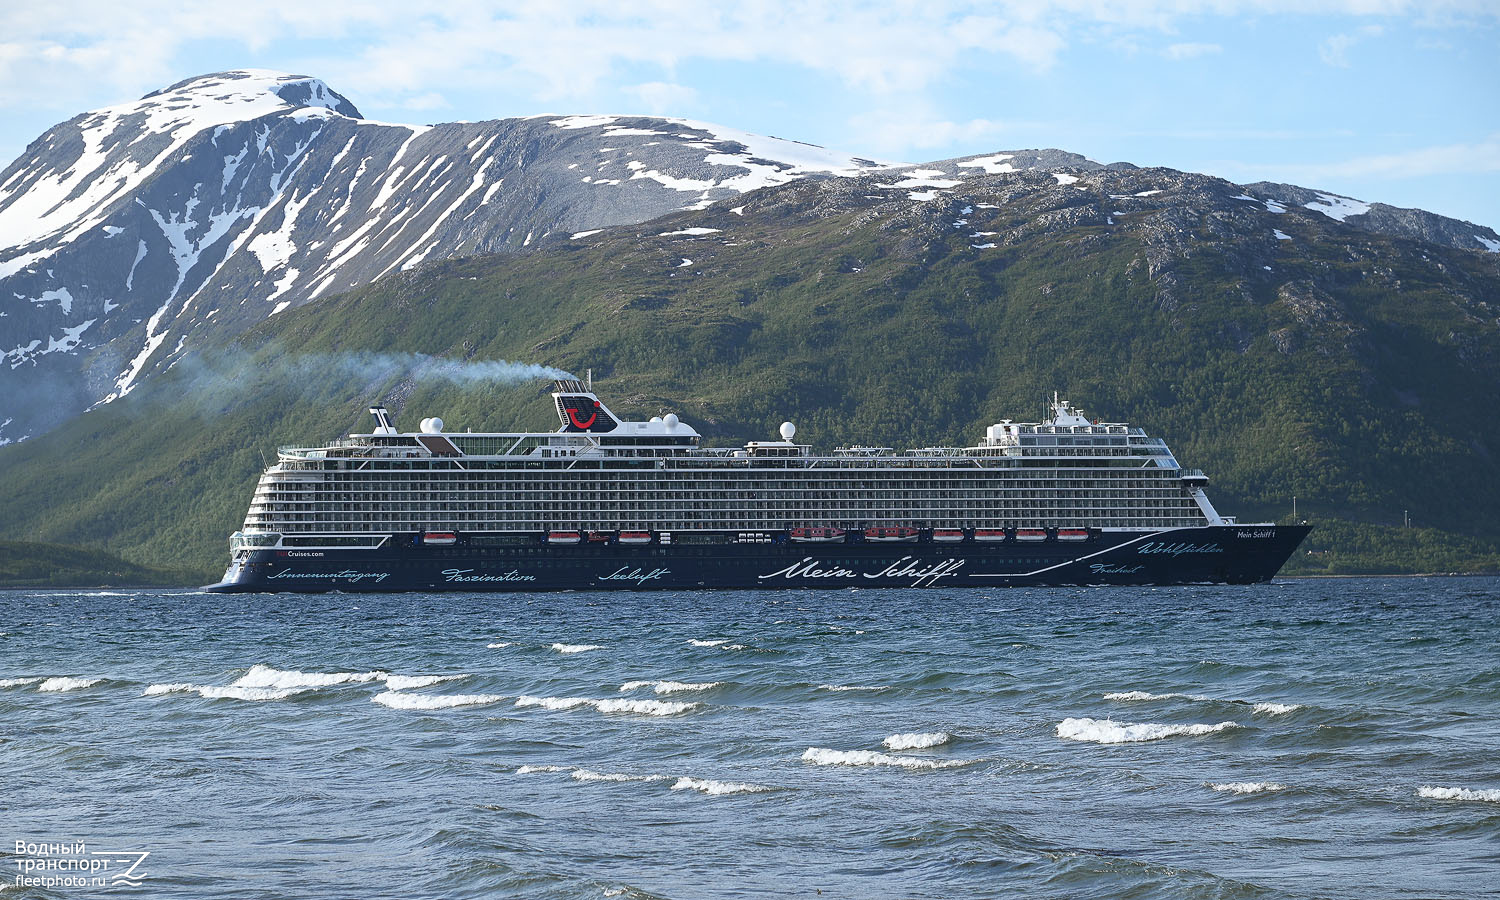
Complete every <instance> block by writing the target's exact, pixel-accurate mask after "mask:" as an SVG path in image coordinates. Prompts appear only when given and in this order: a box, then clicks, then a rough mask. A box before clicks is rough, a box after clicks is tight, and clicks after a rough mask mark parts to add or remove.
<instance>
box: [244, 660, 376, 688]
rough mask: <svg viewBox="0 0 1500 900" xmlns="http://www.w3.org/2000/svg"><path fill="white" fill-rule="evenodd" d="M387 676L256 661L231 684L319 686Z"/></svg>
mask: <svg viewBox="0 0 1500 900" xmlns="http://www.w3.org/2000/svg"><path fill="white" fill-rule="evenodd" d="M387 677H388V676H387V675H386V673H384V672H298V671H296V670H295V669H276V668H272V667H271V666H263V665H260V664H258V663H257V664H256V665H253V666H251V667H250V671H248V672H246V673H245V674H244V675H241V676H240V677H239V678H236V679H235V680H234V681H233V682H232V683H231V684H232V685H233V686H234V687H255V688H320V687H332V686H334V685H336V684H364V683H366V682H370V681H381V680H383V679H385V678H387Z"/></svg>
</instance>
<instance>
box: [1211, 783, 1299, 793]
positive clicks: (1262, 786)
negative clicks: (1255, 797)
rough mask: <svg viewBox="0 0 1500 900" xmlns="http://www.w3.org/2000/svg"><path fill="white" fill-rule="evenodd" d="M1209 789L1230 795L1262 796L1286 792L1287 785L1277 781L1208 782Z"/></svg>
mask: <svg viewBox="0 0 1500 900" xmlns="http://www.w3.org/2000/svg"><path fill="white" fill-rule="evenodd" d="M1208 787H1209V788H1210V789H1211V790H1215V791H1225V792H1227V793H1230V794H1260V793H1264V792H1266V791H1284V790H1286V785H1284V784H1279V783H1277V782H1275V781H1226V782H1223V783H1215V782H1212V781H1210V782H1208Z"/></svg>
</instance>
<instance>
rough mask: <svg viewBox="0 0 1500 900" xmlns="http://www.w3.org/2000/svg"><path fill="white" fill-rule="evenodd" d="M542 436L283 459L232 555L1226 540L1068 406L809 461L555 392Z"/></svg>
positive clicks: (1156, 474)
mask: <svg viewBox="0 0 1500 900" xmlns="http://www.w3.org/2000/svg"><path fill="white" fill-rule="evenodd" d="M552 396H553V398H554V401H555V403H556V406H557V411H558V414H559V417H560V418H561V420H562V422H563V426H562V428H561V429H560V430H559V431H556V432H510V433H483V434H476V433H469V432H464V433H457V432H451V431H445V430H444V423H443V422H442V420H441V419H424V420H423V422H422V425H423V427H422V428H421V430H419V431H416V432H400V431H398V430H397V429H396V428H395V427H394V425H393V424H392V423H391V421H390V418H389V416H388V414H387V413H386V412H385V410H384V409H383V408H379V407H377V408H375V409H372V410H371V412H372V413H374V414H375V416H376V420H377V427H376V428H375V429H374V430H373V431H372V432H371V433H369V434H355V435H350V436H349V437H347V438H345V439H342V440H339V441H335V442H333V443H330V444H328V445H326V446H323V447H317V448H311V447H284V448H282V449H281V450H280V451H279V453H278V455H277V462H276V464H275V465H273V466H272V467H271V468H270V469H268V470H267V471H266V472H265V474H264V475H263V476H262V478H261V480H260V484H259V486H258V487H257V488H256V491H255V496H254V498H253V501H252V502H251V505H250V509H249V512H248V514H247V515H246V517H245V524H244V528H243V530H242V532H241V533H239V534H237V535H236V536H235V542H236V546H237V547H256V546H260V547H264V546H284V547H295V546H378V545H380V544H381V543H383V542H384V541H385V540H388V539H389V537H390V536H391V535H395V534H408V533H413V532H418V533H423V532H429V531H437V532H463V533H466V534H469V535H486V534H487V535H494V536H495V537H496V539H497V540H501V541H503V540H504V536H506V535H534V534H536V533H539V532H547V531H553V530H566V531H579V532H589V531H597V532H619V531H635V530H640V531H651V532H669V533H672V534H674V535H677V539H678V540H679V542H682V541H691V540H692V536H693V535H694V534H713V533H739V532H774V531H782V530H785V529H791V528H803V527H823V526H831V527H838V528H874V527H884V526H907V527H917V528H938V529H965V528H980V529H997V528H998V529H1003V528H1018V527H1019V528H1064V529H1068V528H1094V529H1108V530H1132V531H1135V530H1140V531H1152V530H1160V529H1168V528H1185V527H1197V526H1202V525H1217V524H1224V523H1225V522H1226V520H1224V519H1222V518H1221V517H1220V516H1219V515H1218V514H1217V513H1216V512H1215V511H1214V508H1213V506H1212V505H1211V504H1210V503H1209V501H1208V499H1207V497H1206V496H1205V495H1204V493H1203V485H1204V484H1206V482H1207V478H1206V477H1205V476H1204V475H1203V474H1202V473H1201V472H1199V471H1197V470H1186V469H1183V468H1182V467H1181V466H1180V465H1179V464H1178V462H1177V460H1176V459H1175V458H1174V457H1173V455H1172V452H1171V451H1170V450H1169V449H1168V447H1167V445H1166V443H1165V442H1164V441H1162V440H1161V439H1159V438H1153V437H1150V436H1148V435H1147V434H1146V433H1145V432H1144V431H1142V430H1141V429H1139V428H1132V427H1130V426H1129V425H1127V424H1124V423H1116V422H1111V423H1102V422H1091V421H1089V420H1088V419H1086V418H1084V417H1083V415H1082V414H1081V412H1080V411H1079V410H1077V409H1076V408H1074V407H1073V406H1071V405H1070V404H1069V403H1068V402H1067V401H1065V400H1056V399H1054V404H1053V410H1052V413H1053V415H1052V418H1051V419H1050V420H1049V421H1043V422H1036V423H1013V422H1011V421H1009V420H1006V421H1004V422H1001V423H999V424H996V425H992V426H990V427H989V428H988V429H986V433H985V437H984V439H983V440H982V441H980V442H979V443H977V444H975V445H974V446H971V447H963V448H950V447H931V448H924V449H919V450H908V451H905V452H896V451H894V450H891V449H890V448H880V447H849V448H840V449H838V450H835V451H833V452H831V453H818V452H815V451H813V450H812V449H811V448H810V447H809V446H807V445H805V444H798V443H795V442H794V441H793V437H794V436H795V428H793V427H792V426H791V423H785V424H784V425H783V426H782V429H781V440H776V441H756V442H751V443H749V444H747V445H745V446H744V447H743V448H739V449H733V448H726V449H720V448H703V447H700V446H699V441H700V435H699V434H698V432H697V431H696V430H695V429H693V427H692V426H690V425H688V424H687V423H684V422H682V421H680V420H679V419H678V417H677V416H675V415H666V416H660V417H655V418H652V419H650V420H649V421H646V422H626V421H622V420H620V419H619V418H618V417H616V416H614V415H613V413H611V412H610V411H609V409H608V408H607V407H606V406H605V405H604V404H603V403H602V402H601V401H600V400H599V398H598V397H597V396H596V395H595V394H594V393H593V392H592V390H590V389H588V388H585V387H584V386H583V385H581V384H579V383H577V382H560V383H559V385H558V390H557V391H555V392H554V393H553V395H552Z"/></svg>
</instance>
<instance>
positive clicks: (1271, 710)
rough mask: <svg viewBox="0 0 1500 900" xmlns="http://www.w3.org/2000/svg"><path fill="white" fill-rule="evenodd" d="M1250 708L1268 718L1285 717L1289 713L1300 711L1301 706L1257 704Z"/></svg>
mask: <svg viewBox="0 0 1500 900" xmlns="http://www.w3.org/2000/svg"><path fill="white" fill-rule="evenodd" d="M1250 708H1251V710H1253V711H1254V712H1258V713H1265V714H1266V715H1268V716H1284V715H1286V714H1287V713H1289V712H1295V711H1296V710H1299V709H1301V708H1302V704H1300V703H1257V704H1255V705H1254V706H1252V707H1250Z"/></svg>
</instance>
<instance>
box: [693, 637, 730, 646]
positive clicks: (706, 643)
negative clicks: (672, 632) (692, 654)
mask: <svg viewBox="0 0 1500 900" xmlns="http://www.w3.org/2000/svg"><path fill="white" fill-rule="evenodd" d="M688 643H689V644H692V645H693V646H694V647H718V646H721V645H723V644H727V643H729V639H728V638H719V639H718V640H714V641H697V640H689V641H688Z"/></svg>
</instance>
